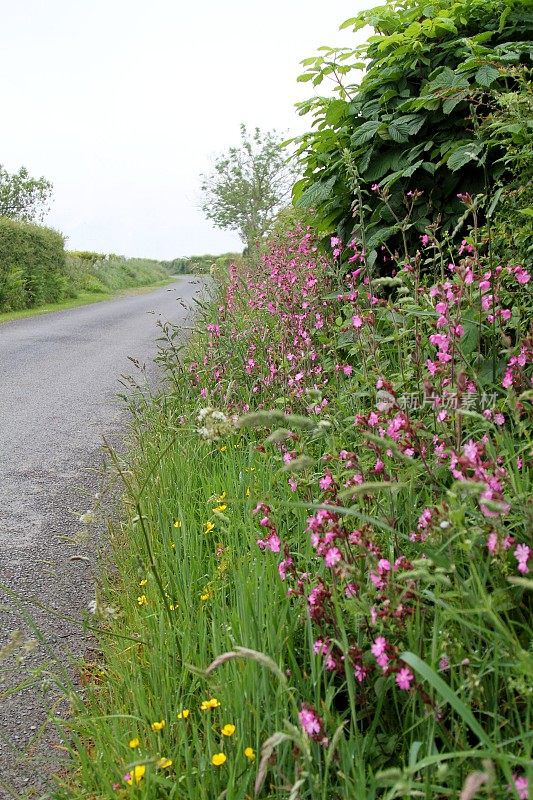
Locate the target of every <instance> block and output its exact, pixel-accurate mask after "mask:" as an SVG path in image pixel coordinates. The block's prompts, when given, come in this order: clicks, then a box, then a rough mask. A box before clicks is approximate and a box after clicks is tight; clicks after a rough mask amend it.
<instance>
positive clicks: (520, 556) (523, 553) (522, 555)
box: [514, 544, 531, 575]
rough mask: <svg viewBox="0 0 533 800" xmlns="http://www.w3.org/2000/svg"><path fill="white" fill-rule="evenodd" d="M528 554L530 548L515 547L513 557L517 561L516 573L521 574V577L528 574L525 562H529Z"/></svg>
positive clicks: (525, 546)
mask: <svg viewBox="0 0 533 800" xmlns="http://www.w3.org/2000/svg"><path fill="white" fill-rule="evenodd" d="M530 552H531V548H530V547H529V546H528V545H527V544H519V545H517V546H516V548H515V551H514V557H515V558H516V560H517V561H518V572H521V573H522V574H523V575H527V573H528V572H529V569H528V566H527V562H528V561H529V554H530Z"/></svg>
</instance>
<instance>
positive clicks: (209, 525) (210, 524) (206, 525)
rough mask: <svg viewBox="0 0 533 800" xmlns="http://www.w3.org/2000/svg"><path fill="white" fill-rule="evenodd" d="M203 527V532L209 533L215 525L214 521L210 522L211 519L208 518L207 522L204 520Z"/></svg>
mask: <svg viewBox="0 0 533 800" xmlns="http://www.w3.org/2000/svg"><path fill="white" fill-rule="evenodd" d="M204 528H205V532H206V533H211V531H212V530H214V528H215V525H214V523H213V522H211V520H210V519H209V520H208V521H207V522H204Z"/></svg>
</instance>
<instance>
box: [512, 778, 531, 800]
mask: <svg viewBox="0 0 533 800" xmlns="http://www.w3.org/2000/svg"><path fill="white" fill-rule="evenodd" d="M513 783H514V790H515V792H516V793H517V795H518V797H519V798H520V800H528V798H529V781H528V779H527V778H526V777H525V776H524V775H513ZM508 788H509V789H510V790H511V791H512V787H511V786H509V787H508Z"/></svg>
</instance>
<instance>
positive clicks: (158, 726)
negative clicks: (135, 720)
mask: <svg viewBox="0 0 533 800" xmlns="http://www.w3.org/2000/svg"><path fill="white" fill-rule="evenodd" d="M164 727H165V720H164V719H162V720H161V721H160V722H152V730H153V731H162V730H163V728H164Z"/></svg>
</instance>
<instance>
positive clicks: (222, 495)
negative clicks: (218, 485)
mask: <svg viewBox="0 0 533 800" xmlns="http://www.w3.org/2000/svg"><path fill="white" fill-rule="evenodd" d="M216 499H217V503H222V502H224V500H225V499H226V492H222V494H219V495H217V498H216Z"/></svg>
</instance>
